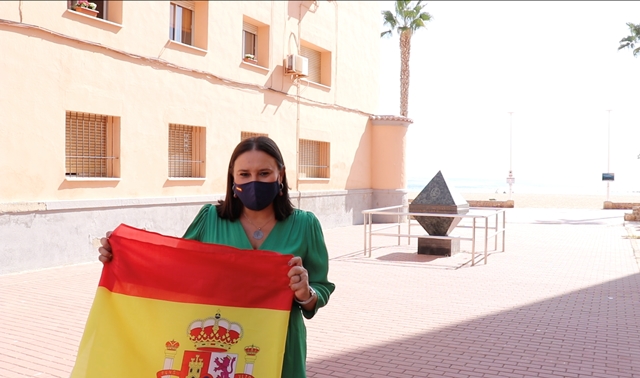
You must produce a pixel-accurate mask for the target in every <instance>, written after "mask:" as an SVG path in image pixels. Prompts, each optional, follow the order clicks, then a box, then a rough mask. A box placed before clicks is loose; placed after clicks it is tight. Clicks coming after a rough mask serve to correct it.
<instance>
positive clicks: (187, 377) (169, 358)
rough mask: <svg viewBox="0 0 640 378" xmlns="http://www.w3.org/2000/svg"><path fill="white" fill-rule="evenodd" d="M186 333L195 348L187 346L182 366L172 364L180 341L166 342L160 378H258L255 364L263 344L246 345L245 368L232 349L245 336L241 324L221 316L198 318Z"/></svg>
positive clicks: (158, 376) (158, 374)
mask: <svg viewBox="0 0 640 378" xmlns="http://www.w3.org/2000/svg"><path fill="white" fill-rule="evenodd" d="M187 336H188V338H189V340H190V341H191V342H193V345H194V347H195V349H196V350H185V351H184V352H183V355H182V364H181V369H180V370H176V369H174V368H173V365H174V359H175V356H176V355H177V353H178V349H179V348H180V343H179V342H177V341H175V340H171V341H167V343H166V344H165V347H166V350H165V359H164V366H163V369H162V370H160V371H158V372H157V373H156V377H157V378H174V377H178V378H256V377H254V376H253V365H254V363H255V361H256V355H257V354H258V352H260V348H259V347H257V346H255V345H248V346H245V347H244V352H245V363H244V372H242V373H239V372H237V367H238V354H237V353H230V351H231V350H232V349H233V348H234V347H235V346H236V344H238V343H239V342H240V340H241V339H242V336H243V333H242V326H240V324H238V323H233V322H231V321H229V320H227V319H224V318H222V317H221V315H220V313H219V312H218V313H216V315H215V316H214V317H211V318H207V319H204V320H195V321H193V322H191V324H190V325H189V327H188V328H187Z"/></svg>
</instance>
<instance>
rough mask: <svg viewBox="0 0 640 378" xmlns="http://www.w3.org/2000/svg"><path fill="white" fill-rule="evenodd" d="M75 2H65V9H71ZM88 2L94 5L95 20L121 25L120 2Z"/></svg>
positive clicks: (73, 0)
mask: <svg viewBox="0 0 640 378" xmlns="http://www.w3.org/2000/svg"><path fill="white" fill-rule="evenodd" d="M76 2H77V1H75V0H69V1H67V8H68V9H73V7H74V5H75V4H76ZM90 2H92V3H94V4H96V9H95V10H97V11H98V15H97V16H96V17H97V18H100V19H103V20H106V21H111V22H115V23H117V24H121V23H122V0H118V1H116V0H110V1H107V0H102V1H100V0H91V1H90Z"/></svg>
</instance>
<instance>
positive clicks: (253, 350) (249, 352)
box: [244, 344, 260, 357]
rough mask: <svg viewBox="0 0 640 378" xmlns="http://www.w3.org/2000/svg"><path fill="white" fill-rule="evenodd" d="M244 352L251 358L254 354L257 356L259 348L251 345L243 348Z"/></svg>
mask: <svg viewBox="0 0 640 378" xmlns="http://www.w3.org/2000/svg"><path fill="white" fill-rule="evenodd" d="M244 352H245V353H246V354H247V356H249V357H253V356H255V355H256V354H258V352H260V348H258V347H257V346H255V345H253V344H251V345H249V346H246V347H244Z"/></svg>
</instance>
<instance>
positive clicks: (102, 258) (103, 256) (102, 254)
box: [98, 247, 113, 263]
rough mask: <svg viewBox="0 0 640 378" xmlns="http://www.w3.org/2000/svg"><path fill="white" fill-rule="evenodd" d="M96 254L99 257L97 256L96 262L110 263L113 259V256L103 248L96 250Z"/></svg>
mask: <svg viewBox="0 0 640 378" xmlns="http://www.w3.org/2000/svg"><path fill="white" fill-rule="evenodd" d="M98 252H99V253H100V256H98V260H100V261H102V262H103V263H106V262H110V261H111V259H112V258H113V254H111V252H109V251H107V249H106V248H104V247H100V248H98Z"/></svg>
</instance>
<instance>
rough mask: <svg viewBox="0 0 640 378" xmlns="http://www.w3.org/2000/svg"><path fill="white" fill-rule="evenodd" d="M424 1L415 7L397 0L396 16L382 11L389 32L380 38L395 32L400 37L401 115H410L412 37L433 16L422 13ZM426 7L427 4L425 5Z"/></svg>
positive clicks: (407, 2) (382, 34)
mask: <svg viewBox="0 0 640 378" xmlns="http://www.w3.org/2000/svg"><path fill="white" fill-rule="evenodd" d="M421 3H422V0H420V1H418V3H417V4H415V5H414V6H412V5H411V1H408V0H397V1H396V6H395V8H396V9H395V14H393V13H391V11H382V18H383V21H384V23H383V25H384V26H389V30H387V31H385V32H382V33H380V37H386V36H391V35H392V34H393V31H394V30H395V31H396V32H397V33H398V34H399V35H400V115H401V116H403V117H407V116H408V114H409V57H410V55H411V36H412V35H413V33H414V32H415V31H416V30H418V29H421V28H426V26H425V22H427V21H431V15H430V14H429V13H427V12H422V8H423V7H424V5H421ZM425 5H426V4H425Z"/></svg>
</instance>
